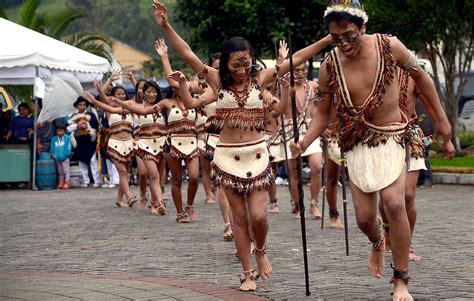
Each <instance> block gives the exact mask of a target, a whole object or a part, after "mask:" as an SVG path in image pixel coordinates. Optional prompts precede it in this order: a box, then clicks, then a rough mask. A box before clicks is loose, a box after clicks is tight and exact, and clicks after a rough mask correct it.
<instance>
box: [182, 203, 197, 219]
mask: <svg viewBox="0 0 474 301" xmlns="http://www.w3.org/2000/svg"><path fill="white" fill-rule="evenodd" d="M185 210H186V213H187V214H188V216H189V219H190V220H191V221H193V222H194V221H197V217H198V214H197V212H196V211H194V208H193V206H189V205H187V206H186V207H185Z"/></svg>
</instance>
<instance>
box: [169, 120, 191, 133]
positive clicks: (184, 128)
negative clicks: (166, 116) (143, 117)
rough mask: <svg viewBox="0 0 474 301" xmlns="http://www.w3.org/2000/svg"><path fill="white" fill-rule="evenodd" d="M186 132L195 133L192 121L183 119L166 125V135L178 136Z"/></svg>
mask: <svg viewBox="0 0 474 301" xmlns="http://www.w3.org/2000/svg"><path fill="white" fill-rule="evenodd" d="M188 131H196V123H195V122H194V121H191V120H186V119H184V120H180V121H176V122H172V123H169V124H168V134H179V133H183V132H188Z"/></svg>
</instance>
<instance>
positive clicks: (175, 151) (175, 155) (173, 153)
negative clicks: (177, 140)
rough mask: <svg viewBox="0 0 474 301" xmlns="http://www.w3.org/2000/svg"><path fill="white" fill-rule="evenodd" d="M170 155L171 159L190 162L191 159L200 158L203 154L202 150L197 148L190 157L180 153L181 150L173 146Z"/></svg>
mask: <svg viewBox="0 0 474 301" xmlns="http://www.w3.org/2000/svg"><path fill="white" fill-rule="evenodd" d="M169 154H170V156H171V157H173V158H175V159H184V160H189V159H192V158H194V157H197V156H199V155H200V154H201V150H200V149H199V147H197V146H196V148H195V149H194V150H193V151H192V152H191V153H190V154H189V155H185V154H183V153H182V152H180V151H179V149H177V148H176V147H174V146H173V145H171V147H170V152H169Z"/></svg>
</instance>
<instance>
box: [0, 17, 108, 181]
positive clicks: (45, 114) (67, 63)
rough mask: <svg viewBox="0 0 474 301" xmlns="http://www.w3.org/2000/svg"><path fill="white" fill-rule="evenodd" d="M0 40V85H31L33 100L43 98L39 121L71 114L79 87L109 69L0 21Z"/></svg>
mask: <svg viewBox="0 0 474 301" xmlns="http://www.w3.org/2000/svg"><path fill="white" fill-rule="evenodd" d="M0 36H1V37H2V43H0V85H33V84H34V85H35V96H36V97H40V98H43V110H42V112H41V114H40V116H39V120H46V119H51V118H56V117H60V116H63V115H66V114H68V113H71V112H72V111H73V110H74V108H73V106H72V104H73V103H74V101H75V100H76V98H77V96H79V95H80V94H81V93H82V87H81V83H85V82H92V81H94V80H96V79H97V80H100V79H102V75H103V74H104V73H105V72H107V71H109V69H110V64H109V63H108V61H107V60H106V59H104V58H101V57H99V56H96V55H93V54H91V53H89V52H86V51H83V50H81V49H78V48H76V47H73V46H71V45H68V44H66V43H63V42H61V41H58V40H56V39H53V38H51V37H48V36H46V35H43V34H40V33H38V32H36V31H33V30H31V29H28V28H26V27H23V26H21V25H18V24H16V23H13V22H10V21H8V20H5V19H3V18H0ZM43 82H44V84H43ZM41 87H43V88H42V89H41ZM35 127H36V122H35ZM35 132H36V131H35ZM34 148H36V136H35V144H34ZM33 157H35V156H33ZM33 168H35V164H33ZM34 182H35V178H34V173H33V186H34V184H35V183H34Z"/></svg>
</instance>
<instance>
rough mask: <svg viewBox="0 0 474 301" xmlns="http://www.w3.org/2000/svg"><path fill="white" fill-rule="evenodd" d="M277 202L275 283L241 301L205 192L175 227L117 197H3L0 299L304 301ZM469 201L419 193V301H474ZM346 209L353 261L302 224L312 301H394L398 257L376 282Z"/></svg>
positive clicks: (6, 193)
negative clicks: (191, 217) (194, 216)
mask: <svg viewBox="0 0 474 301" xmlns="http://www.w3.org/2000/svg"><path fill="white" fill-rule="evenodd" d="M133 189H134V191H135V192H136V190H137V189H136V187H134V188H133ZM305 189H306V193H309V192H308V187H305ZM167 191H169V187H167ZM278 196H279V200H280V204H281V208H282V212H281V213H279V214H271V215H270V218H269V222H270V232H269V238H268V253H267V254H268V256H269V258H270V260H271V262H272V266H273V269H274V275H273V277H272V278H271V279H270V280H267V281H264V282H262V281H258V291H257V292H256V293H255V294H243V293H240V292H238V291H237V289H238V286H239V281H238V274H239V273H240V271H241V267H240V264H239V262H238V260H237V259H236V258H235V257H234V256H233V251H234V248H233V243H231V242H226V241H224V240H222V230H223V228H224V226H223V222H222V218H221V216H220V211H219V207H218V205H217V204H212V205H208V204H205V203H204V194H203V191H202V187H200V190H199V192H198V196H197V201H196V203H197V204H196V210H197V211H198V213H199V221H197V222H196V223H193V224H177V223H176V222H175V216H176V215H175V211H174V208H173V206H172V202H171V201H168V212H167V215H165V216H153V215H150V214H149V213H148V211H138V210H136V209H121V208H117V207H115V205H114V197H115V190H111V189H93V188H85V189H79V188H78V189H71V190H69V191H29V190H1V191H0V299H5V300H14V299H22V300H56V299H59V300H66V299H88V300H117V299H128V300H130V299H140V300H142V299H156V300H219V299H229V300H231V299H234V300H251V299H252V298H255V299H259V298H258V297H264V298H271V299H277V300H283V299H291V300H294V299H307V297H306V296H305V289H304V274H303V265H302V258H303V256H302V247H301V232H300V225H299V221H297V220H295V219H294V218H293V217H292V215H291V214H290V212H289V211H290V205H289V203H288V199H289V197H288V191H287V188H286V187H285V186H279V187H278ZM349 200H350V196H349ZM473 201H474V186H469V185H457V186H454V185H451V186H450V185H436V186H435V188H431V189H418V191H417V207H418V221H417V226H416V229H415V234H414V239H413V243H414V247H415V249H416V251H417V254H418V255H421V256H422V260H421V261H419V262H417V263H410V272H411V273H412V276H413V278H412V281H411V282H410V288H411V291H412V293H413V295H414V296H415V298H417V299H450V298H455V299H471V298H474V261H473V259H472V258H474V234H473V230H474V227H473V224H472V215H473V213H474V212H473V211H474V210H473V204H472V202H473ZM348 207H349V210H348V211H349V236H350V256H345V248H344V232H343V231H341V230H334V229H329V228H325V229H324V230H321V229H320V221H316V220H313V219H309V218H308V219H307V222H306V226H307V237H308V249H309V250H308V254H309V263H310V288H311V292H312V295H311V297H310V298H311V299H317V298H322V299H328V300H340V299H390V292H391V285H390V284H389V283H388V282H389V280H390V277H391V269H390V268H389V264H390V262H392V260H391V256H390V254H387V255H386V273H385V275H384V277H383V278H382V279H373V278H372V277H371V276H369V274H368V272H367V264H366V262H367V255H368V252H369V250H370V245H369V243H368V241H367V238H366V237H365V236H364V235H363V234H362V233H361V232H360V231H359V230H358V228H357V226H356V223H355V218H354V210H353V206H352V203H351V202H350V203H349V206H348ZM341 213H342V210H341ZM326 221H327V219H326ZM326 224H328V223H326Z"/></svg>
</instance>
